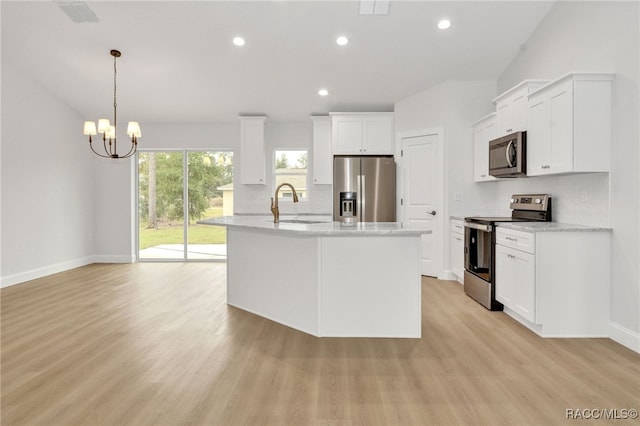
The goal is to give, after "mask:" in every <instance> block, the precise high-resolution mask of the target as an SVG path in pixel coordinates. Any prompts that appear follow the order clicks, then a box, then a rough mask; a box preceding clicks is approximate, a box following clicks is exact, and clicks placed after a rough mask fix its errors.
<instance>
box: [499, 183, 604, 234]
mask: <svg viewBox="0 0 640 426" xmlns="http://www.w3.org/2000/svg"><path fill="white" fill-rule="evenodd" d="M497 185H498V191H497V199H498V201H497V203H498V208H499V209H500V211H499V214H500V215H507V216H508V215H510V214H511V210H509V198H510V196H511V195H512V194H518V193H525V194H530V193H541V194H549V195H551V197H552V200H553V204H552V217H553V221H554V222H563V223H573V224H577V225H593V226H609V174H608V173H584V174H571V175H556V176H537V177H531V178H521V179H513V180H508V181H507V180H505V181H500V182H497Z"/></svg>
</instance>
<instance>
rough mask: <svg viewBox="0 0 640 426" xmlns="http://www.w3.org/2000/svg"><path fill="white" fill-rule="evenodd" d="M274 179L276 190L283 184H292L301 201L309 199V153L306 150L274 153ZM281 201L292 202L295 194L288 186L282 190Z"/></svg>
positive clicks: (276, 151)
mask: <svg viewBox="0 0 640 426" xmlns="http://www.w3.org/2000/svg"><path fill="white" fill-rule="evenodd" d="M274 153H275V155H274V159H275V165H274V168H273V170H274V179H273V181H274V182H275V187H274V190H275V188H277V187H278V185H280V184H281V183H285V182H286V183H290V184H291V185H293V187H294V188H295V189H296V193H297V194H298V198H299V199H301V200H302V199H306V198H307V151H306V150H278V149H276V150H275V151H274ZM278 198H279V199H280V200H291V199H292V198H293V192H292V191H291V189H290V188H289V187H287V186H283V187H282V189H280V193H279V196H278Z"/></svg>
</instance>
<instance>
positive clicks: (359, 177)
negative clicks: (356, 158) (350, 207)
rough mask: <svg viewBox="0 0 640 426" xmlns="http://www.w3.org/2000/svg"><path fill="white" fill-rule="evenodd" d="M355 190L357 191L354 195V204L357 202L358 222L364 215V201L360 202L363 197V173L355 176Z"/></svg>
mask: <svg viewBox="0 0 640 426" xmlns="http://www.w3.org/2000/svg"><path fill="white" fill-rule="evenodd" d="M356 186H357V188H356V191H358V195H357V196H356V204H357V210H356V211H357V212H358V214H357V217H356V221H357V222H360V221H361V220H362V218H363V217H364V203H363V202H362V200H363V198H364V175H357V176H356Z"/></svg>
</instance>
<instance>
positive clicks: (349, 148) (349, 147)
mask: <svg viewBox="0 0 640 426" xmlns="http://www.w3.org/2000/svg"><path fill="white" fill-rule="evenodd" d="M331 128H332V129H331V131H332V145H333V153H334V154H345V155H353V154H356V155H357V154H362V149H363V148H362V118H361V117H348V116H339V117H332V120H331Z"/></svg>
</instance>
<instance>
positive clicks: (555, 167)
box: [549, 81, 573, 173]
mask: <svg viewBox="0 0 640 426" xmlns="http://www.w3.org/2000/svg"><path fill="white" fill-rule="evenodd" d="M549 95H550V96H549V102H550V107H551V108H550V120H549V121H550V122H549V126H550V130H551V131H550V138H551V158H550V159H549V166H550V167H549V168H550V169H551V171H552V172H553V173H564V172H568V171H571V170H572V169H573V82H572V81H567V82H565V83H564V84H561V85H559V86H558V87H557V88H556V89H555V90H553V91H550V93H549Z"/></svg>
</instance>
